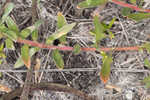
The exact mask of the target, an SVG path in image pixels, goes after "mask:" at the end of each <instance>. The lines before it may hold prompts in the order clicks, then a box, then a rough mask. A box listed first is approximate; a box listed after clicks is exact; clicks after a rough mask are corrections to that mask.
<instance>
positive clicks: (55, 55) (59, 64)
mask: <svg viewBox="0 0 150 100" xmlns="http://www.w3.org/2000/svg"><path fill="white" fill-rule="evenodd" d="M52 58H53V59H54V62H55V64H56V66H57V68H58V69H63V68H64V60H63V58H62V56H61V54H60V52H59V50H58V49H56V50H54V51H52Z"/></svg>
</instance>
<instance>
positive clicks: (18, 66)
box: [14, 57, 24, 68]
mask: <svg viewBox="0 0 150 100" xmlns="http://www.w3.org/2000/svg"><path fill="white" fill-rule="evenodd" d="M23 65H24V62H23V60H22V58H21V57H19V58H18V59H17V61H16V63H15V65H14V68H20V67H22V66H23Z"/></svg>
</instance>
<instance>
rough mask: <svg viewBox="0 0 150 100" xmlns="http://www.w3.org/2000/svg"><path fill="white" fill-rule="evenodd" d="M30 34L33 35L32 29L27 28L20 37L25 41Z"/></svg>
mask: <svg viewBox="0 0 150 100" xmlns="http://www.w3.org/2000/svg"><path fill="white" fill-rule="evenodd" d="M30 34H31V31H30V29H28V28H25V29H23V30H22V31H21V32H20V34H19V35H20V36H21V37H22V38H23V39H25V38H27V37H28V36H29V35H30Z"/></svg>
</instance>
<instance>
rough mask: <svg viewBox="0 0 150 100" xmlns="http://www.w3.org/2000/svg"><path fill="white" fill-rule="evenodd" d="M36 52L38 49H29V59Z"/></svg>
mask: <svg viewBox="0 0 150 100" xmlns="http://www.w3.org/2000/svg"><path fill="white" fill-rule="evenodd" d="M38 50H39V48H37V47H32V48H30V50H29V55H30V57H32V56H33V55H34V54H35V53H36V52H37V51H38Z"/></svg>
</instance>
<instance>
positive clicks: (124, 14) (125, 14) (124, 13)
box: [121, 7, 131, 16]
mask: <svg viewBox="0 0 150 100" xmlns="http://www.w3.org/2000/svg"><path fill="white" fill-rule="evenodd" d="M130 12H131V8H127V7H125V8H122V10H121V14H122V15H123V16H127V15H129V14H130Z"/></svg>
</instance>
